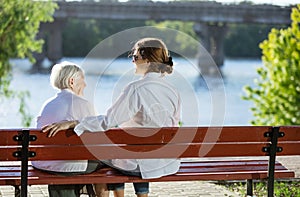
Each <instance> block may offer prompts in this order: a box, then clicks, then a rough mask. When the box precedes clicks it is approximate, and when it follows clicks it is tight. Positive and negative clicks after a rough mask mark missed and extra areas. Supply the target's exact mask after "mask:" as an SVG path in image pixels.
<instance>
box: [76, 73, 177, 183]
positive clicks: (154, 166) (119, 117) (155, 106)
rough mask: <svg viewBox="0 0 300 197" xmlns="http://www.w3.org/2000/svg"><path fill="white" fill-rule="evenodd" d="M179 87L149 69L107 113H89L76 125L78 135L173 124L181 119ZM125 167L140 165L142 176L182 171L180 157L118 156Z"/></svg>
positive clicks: (117, 161) (115, 161) (125, 90)
mask: <svg viewBox="0 0 300 197" xmlns="http://www.w3.org/2000/svg"><path fill="white" fill-rule="evenodd" d="M180 106H181V100H180V95H179V93H178V91H177V90H176V89H175V88H174V87H173V86H172V85H170V84H169V83H168V82H167V81H166V79H165V77H163V76H162V75H161V74H159V73H148V74H146V75H145V76H144V77H143V78H142V79H140V80H137V81H135V82H132V83H130V84H129V85H127V86H126V87H125V88H124V90H123V92H122V93H121V95H120V96H119V98H118V99H117V100H116V102H115V103H114V104H113V105H112V107H111V108H110V109H109V110H108V111H107V114H106V115H99V116H94V117H86V118H84V119H83V120H82V121H80V123H79V124H78V125H77V126H76V127H75V129H74V131H75V132H76V133H77V135H80V134H82V133H83V132H84V131H85V130H88V131H91V132H97V131H105V130H108V129H110V128H113V127H116V126H119V127H165V126H166V127H172V126H178V123H179V120H180V110H181V109H180ZM112 163H113V164H114V166H116V167H117V168H121V169H123V170H134V169H136V168H137V167H139V169H140V171H141V174H142V178H158V177H161V176H164V175H168V174H174V173H176V172H177V171H178V169H179V166H180V161H179V160H178V159H115V160H113V161H112Z"/></svg>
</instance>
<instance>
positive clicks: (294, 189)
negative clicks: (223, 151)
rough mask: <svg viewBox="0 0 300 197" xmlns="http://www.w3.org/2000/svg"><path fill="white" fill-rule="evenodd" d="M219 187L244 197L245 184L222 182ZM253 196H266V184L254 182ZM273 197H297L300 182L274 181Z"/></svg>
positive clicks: (299, 193)
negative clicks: (221, 186)
mask: <svg viewBox="0 0 300 197" xmlns="http://www.w3.org/2000/svg"><path fill="white" fill-rule="evenodd" d="M219 184H220V185H223V186H225V187H226V188H227V189H229V190H231V191H234V192H236V193H239V194H240V195H241V196H246V183H244V182H222V183H219ZM253 195H254V196H256V197H265V196H267V182H254V184H253ZM274 196H275V197H299V196H300V181H276V182H275V184H274Z"/></svg>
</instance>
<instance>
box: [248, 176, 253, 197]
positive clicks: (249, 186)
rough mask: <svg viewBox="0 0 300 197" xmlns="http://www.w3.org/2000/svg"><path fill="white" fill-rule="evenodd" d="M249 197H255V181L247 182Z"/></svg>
mask: <svg viewBox="0 0 300 197" xmlns="http://www.w3.org/2000/svg"><path fill="white" fill-rule="evenodd" d="M247 196H253V180H252V179H248V180H247Z"/></svg>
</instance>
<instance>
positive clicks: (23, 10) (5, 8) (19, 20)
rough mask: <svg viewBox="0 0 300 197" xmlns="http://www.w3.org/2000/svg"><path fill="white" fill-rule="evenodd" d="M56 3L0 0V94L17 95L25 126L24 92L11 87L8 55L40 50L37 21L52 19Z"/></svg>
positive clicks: (27, 117)
mask: <svg viewBox="0 0 300 197" xmlns="http://www.w3.org/2000/svg"><path fill="white" fill-rule="evenodd" d="M55 8H56V4H54V3H52V2H50V1H43V2H38V1H32V0H0V43H1V44H0V97H2V98H3V97H5V98H7V99H12V98H19V99H20V108H19V113H20V114H21V115H22V117H23V124H24V126H29V124H30V120H31V117H30V115H29V114H27V112H26V111H25V106H26V105H25V97H28V96H29V94H28V93H27V92H16V91H13V90H11V89H10V81H11V80H12V73H11V72H12V68H11V65H10V63H9V59H10V58H15V57H17V58H29V60H30V61H32V62H34V59H33V56H32V52H35V51H37V52H40V51H41V47H42V44H43V41H42V40H36V39H35V36H36V34H37V33H38V31H39V26H40V22H47V21H52V20H53V18H52V14H53V13H54V10H55Z"/></svg>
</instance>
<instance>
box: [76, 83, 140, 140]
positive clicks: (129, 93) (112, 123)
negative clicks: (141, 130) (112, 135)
mask: <svg viewBox="0 0 300 197" xmlns="http://www.w3.org/2000/svg"><path fill="white" fill-rule="evenodd" d="M139 108H140V106H139V96H138V95H137V91H135V87H134V86H133V85H129V86H127V87H126V88H125V89H124V91H123V92H122V93H121V95H120V96H119V98H118V99H117V100H116V102H115V103H114V104H113V105H112V106H111V108H109V109H108V111H107V114H106V115H99V116H90V117H86V118H84V119H82V121H80V123H79V124H78V125H77V126H76V127H75V128H74V131H75V132H76V133H77V135H81V134H82V133H83V132H84V131H85V130H88V131H91V132H97V131H106V130H108V129H110V128H113V127H117V126H119V125H121V124H122V123H124V122H127V121H129V120H130V119H131V118H132V117H133V116H134V115H135V114H136V113H137V112H138V111H139Z"/></svg>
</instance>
